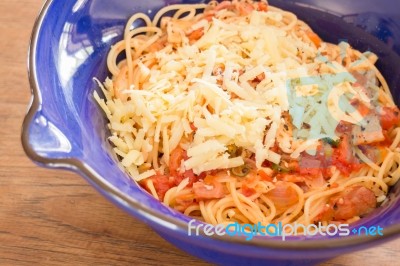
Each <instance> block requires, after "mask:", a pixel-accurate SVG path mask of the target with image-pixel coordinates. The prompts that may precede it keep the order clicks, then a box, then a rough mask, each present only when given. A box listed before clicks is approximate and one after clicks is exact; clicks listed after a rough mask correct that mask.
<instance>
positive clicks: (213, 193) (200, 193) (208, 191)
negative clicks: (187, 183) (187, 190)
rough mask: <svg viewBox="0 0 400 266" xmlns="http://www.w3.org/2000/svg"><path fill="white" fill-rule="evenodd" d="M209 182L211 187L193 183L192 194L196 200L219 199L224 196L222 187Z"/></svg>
mask: <svg viewBox="0 0 400 266" xmlns="http://www.w3.org/2000/svg"><path fill="white" fill-rule="evenodd" d="M208 177H209V176H207V177H206V178H208ZM209 179H210V178H209ZM211 182H212V184H211V185H208V184H206V182H201V181H198V182H195V183H193V192H194V194H195V196H196V198H197V199H220V198H223V197H224V196H225V192H224V187H223V185H222V184H221V183H220V182H218V181H215V180H212V181H211Z"/></svg>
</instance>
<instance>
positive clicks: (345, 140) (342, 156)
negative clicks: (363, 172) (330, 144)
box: [332, 135, 362, 175]
mask: <svg viewBox="0 0 400 266" xmlns="http://www.w3.org/2000/svg"><path fill="white" fill-rule="evenodd" d="M332 164H333V165H334V166H336V168H337V169H338V170H339V171H340V172H341V173H342V174H344V175H349V174H351V173H352V172H354V171H357V170H360V169H361V167H362V164H361V163H359V162H358V160H357V159H356V158H355V157H354V156H353V151H352V148H351V144H350V138H349V136H348V135H343V136H342V138H341V140H340V144H339V146H338V147H337V148H335V149H334V150H333V155H332Z"/></svg>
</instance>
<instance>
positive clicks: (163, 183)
mask: <svg viewBox="0 0 400 266" xmlns="http://www.w3.org/2000/svg"><path fill="white" fill-rule="evenodd" d="M149 179H150V180H151V181H152V182H153V186H154V188H155V190H156V192H157V195H158V198H159V199H160V200H161V201H162V200H164V196H165V193H167V191H168V190H169V189H170V188H171V187H173V183H172V182H171V179H170V177H169V176H166V175H154V176H152V177H149ZM147 182H148V180H147V179H146V180H144V181H142V182H141V184H142V185H143V186H144V187H145V188H146V189H147V191H149V192H150V189H149V188H148V186H147Z"/></svg>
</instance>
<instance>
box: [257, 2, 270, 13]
mask: <svg viewBox="0 0 400 266" xmlns="http://www.w3.org/2000/svg"><path fill="white" fill-rule="evenodd" d="M257 11H264V12H267V11H268V4H267V3H264V2H260V3H258V7H257Z"/></svg>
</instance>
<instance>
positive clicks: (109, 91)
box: [95, 10, 357, 181]
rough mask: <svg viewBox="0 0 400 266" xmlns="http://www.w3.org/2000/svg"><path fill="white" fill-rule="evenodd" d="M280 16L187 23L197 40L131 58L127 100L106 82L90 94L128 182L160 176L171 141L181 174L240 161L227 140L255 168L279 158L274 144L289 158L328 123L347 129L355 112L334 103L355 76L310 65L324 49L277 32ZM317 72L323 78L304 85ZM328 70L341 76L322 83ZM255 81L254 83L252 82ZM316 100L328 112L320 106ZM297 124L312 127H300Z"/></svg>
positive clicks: (327, 130) (328, 128)
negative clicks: (289, 125)
mask: <svg viewBox="0 0 400 266" xmlns="http://www.w3.org/2000/svg"><path fill="white" fill-rule="evenodd" d="M292 16H294V15H292ZM284 19H285V18H284V16H283V15H282V12H276V11H273V10H271V11H268V12H258V11H253V12H252V13H251V14H250V15H248V16H245V17H238V18H237V20H235V23H228V22H226V21H223V20H221V19H218V18H216V17H213V18H212V20H211V21H207V20H201V21H199V22H198V23H196V24H194V25H192V26H191V30H196V29H200V28H203V32H204V34H203V36H202V37H201V38H200V39H199V40H197V41H196V42H194V43H192V44H189V42H188V41H187V40H185V36H183V37H182V43H181V44H180V45H176V44H175V45H172V44H171V45H167V46H166V47H164V48H163V49H161V50H159V51H157V52H156V53H154V54H152V55H151V56H153V57H154V59H155V63H154V64H153V66H152V67H147V66H146V65H144V64H142V63H141V62H140V61H139V63H138V67H139V69H140V75H141V76H140V80H141V81H143V84H142V86H141V87H140V88H136V87H134V86H131V87H130V88H125V90H124V91H123V94H124V95H126V96H128V98H127V100H122V99H118V98H115V95H114V89H115V86H116V85H115V82H113V81H112V80H110V79H108V80H106V82H105V83H104V86H105V88H103V92H104V94H105V98H106V101H104V100H103V99H101V98H100V97H99V96H98V95H97V93H95V98H96V100H97V101H98V102H99V103H100V105H101V107H102V108H103V109H104V110H105V113H106V115H107V117H108V119H109V120H110V129H111V131H112V132H113V135H112V136H111V137H110V138H109V139H110V141H111V142H112V143H113V144H114V145H115V152H116V153H117V154H118V155H119V156H121V157H122V158H123V159H122V165H123V166H125V167H126V168H127V169H128V171H129V172H130V174H131V175H132V176H133V177H135V179H136V180H137V181H140V180H142V179H145V178H147V177H150V176H152V175H155V174H156V172H161V173H162V172H163V170H164V168H165V166H168V165H169V161H170V154H171V151H173V150H174V149H175V148H176V147H177V146H178V145H181V146H182V147H184V149H185V150H186V151H187V156H188V157H189V158H188V159H187V160H186V161H184V162H183V163H182V165H181V171H185V170H189V169H192V170H193V172H194V173H195V174H200V173H202V172H204V171H208V170H214V169H224V168H231V167H236V166H240V165H242V164H243V163H244V162H243V159H242V157H240V156H239V157H235V158H230V156H229V154H228V152H227V146H228V145H231V144H235V145H236V146H238V147H243V148H244V149H246V150H249V151H251V152H253V153H254V154H255V159H256V164H257V167H261V164H262V163H263V162H264V161H265V160H268V161H270V162H273V163H276V164H278V163H279V162H280V160H281V155H280V154H278V153H276V152H274V151H273V150H272V148H273V145H274V144H275V143H276V142H277V143H279V146H280V148H281V149H282V150H283V151H285V152H288V153H290V154H291V156H292V157H293V158H296V157H298V156H299V154H300V153H301V152H302V151H304V150H307V149H310V148H312V147H315V145H317V141H318V139H320V138H323V137H326V136H331V137H333V136H334V129H335V123H336V121H340V120H344V121H351V122H352V123H355V122H354V121H355V120H356V117H355V116H356V115H357V114H356V112H354V113H353V116H349V115H348V114H345V113H343V112H342V113H339V112H338V111H337V110H340V108H337V106H335V103H337V102H338V98H339V97H340V95H342V94H344V93H347V92H349V91H350V89H349V86H348V84H349V82H353V81H354V78H353V77H352V76H351V74H349V73H348V72H347V70H346V69H344V67H342V66H340V64H337V65H335V66H329V65H327V63H326V62H324V60H322V59H321V60H315V59H316V58H317V57H318V56H319V55H320V51H322V50H324V49H325V48H326V47H325V43H323V44H322V46H321V47H319V48H317V47H316V46H315V45H314V44H313V43H312V42H304V41H303V40H302V39H301V37H299V36H297V35H296V34H295V33H294V32H293V31H287V30H286V28H285V27H282V26H278V25H282V23H283V20H284ZM294 23H296V21H295V20H294ZM289 27H293V25H288V26H287V28H289ZM304 27H307V26H306V25H304ZM306 29H307V28H306ZM144 56H148V55H144ZM317 72H318V74H319V75H321V73H322V74H326V75H325V78H324V77H322V78H320V79H319V80H317V81H316V80H312V81H311V82H310V77H315V74H316V73H317ZM337 73H346V74H345V75H343V76H342V77H341V78H339V79H338V80H334V81H332V80H330V79H329V77H328V75H329V74H337ZM260 76H262V77H263V79H262V80H261V81H260V82H258V83H257V84H256V85H254V82H253V80H255V79H256V78H257V77H260ZM307 78H308V81H307ZM296 82H297V83H296ZM332 85H333V89H332ZM324 87H325V89H321V88H324ZM308 96H311V97H308ZM323 99H327V101H328V106H333V107H332V108H326V107H325V108H320V107H322V105H323V104H324V103H325V102H324V101H323ZM290 105H291V108H289V107H290ZM284 112H290V115H291V116H292V120H293V124H294V126H295V127H296V128H297V129H298V131H297V136H298V137H299V139H298V140H295V139H293V138H292V135H290V134H284V133H280V132H281V130H280V129H281V128H282V126H283V123H284V122H285V121H284V119H283V118H282V113H284ZM332 115H333V116H335V117H334V118H335V119H332V117H331V116H332ZM303 123H308V124H309V125H310V126H311V127H312V129H311V130H306V131H305V130H301V128H302V125H303ZM194 129H195V131H194ZM311 132H312V133H311ZM310 134H311V135H310ZM310 137H311V138H310ZM279 138H280V139H279ZM305 139H309V140H308V141H303V140H305ZM159 153H161V154H162V158H161V159H159V158H158V156H159Z"/></svg>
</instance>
